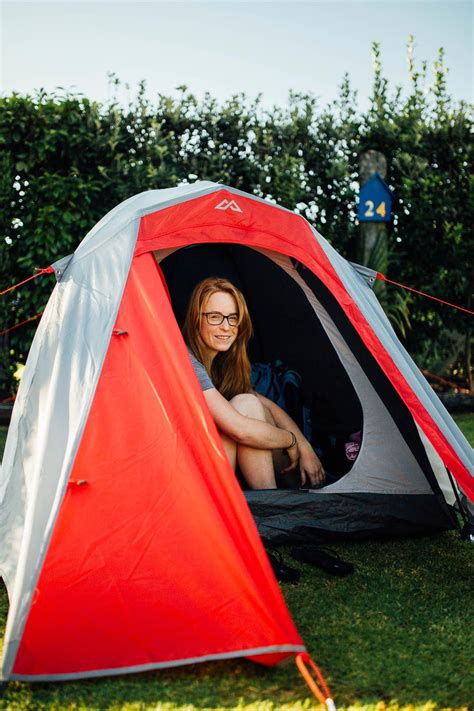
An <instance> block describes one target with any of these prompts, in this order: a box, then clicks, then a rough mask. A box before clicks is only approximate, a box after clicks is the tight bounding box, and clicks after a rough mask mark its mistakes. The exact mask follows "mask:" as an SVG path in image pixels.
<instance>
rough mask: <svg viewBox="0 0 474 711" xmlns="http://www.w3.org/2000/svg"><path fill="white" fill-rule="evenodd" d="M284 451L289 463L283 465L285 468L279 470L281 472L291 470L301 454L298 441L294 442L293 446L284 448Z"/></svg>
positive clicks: (284, 472)
mask: <svg viewBox="0 0 474 711" xmlns="http://www.w3.org/2000/svg"><path fill="white" fill-rule="evenodd" d="M284 451H285V452H286V453H287V455H288V458H289V460H290V463H289V465H288V466H287V467H285V469H282V470H281V473H282V474H286V472H291V471H293V469H296V467H297V466H298V462H299V461H300V456H301V455H300V448H299V447H298V442H295V443H294V445H293V447H288V449H285V450H284Z"/></svg>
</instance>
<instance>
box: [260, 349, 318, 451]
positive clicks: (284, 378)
mask: <svg viewBox="0 0 474 711" xmlns="http://www.w3.org/2000/svg"><path fill="white" fill-rule="evenodd" d="M251 377H252V385H253V387H254V388H255V390H256V391H257V392H258V393H260V395H263V396H264V397H268V399H269V400H273V402H274V403H276V404H277V405H278V406H279V407H281V408H282V410H285V412H287V413H288V415H289V416H290V417H291V418H292V419H293V420H294V421H295V422H296V424H297V425H298V427H299V428H300V429H301V430H302V432H303V434H304V436H305V437H306V439H307V440H308V441H309V442H311V413H310V411H309V409H308V408H307V407H304V405H303V389H302V382H301V376H300V374H299V373H297V372H296V370H290V369H289V368H287V367H285V366H284V365H283V363H282V361H281V360H276V361H275V362H274V363H253V365H252V375H251Z"/></svg>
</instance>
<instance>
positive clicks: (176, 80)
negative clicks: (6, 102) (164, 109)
mask: <svg viewBox="0 0 474 711" xmlns="http://www.w3.org/2000/svg"><path fill="white" fill-rule="evenodd" d="M0 23H1V35H0V40H1V54H0V60H1V62H0V89H1V91H2V93H4V94H5V93H7V94H8V93H10V92H12V91H18V92H22V93H23V92H32V91H33V90H35V89H39V88H45V89H47V90H54V88H55V87H65V88H72V89H73V90H74V91H77V92H82V93H83V94H85V95H87V96H88V97H90V98H92V99H97V100H99V101H105V100H107V99H108V98H109V97H110V88H109V86H108V79H107V75H108V73H109V72H113V73H115V75H117V76H118V77H119V78H120V79H121V80H122V82H124V83H128V84H129V85H130V87H131V89H130V92H129V93H128V97H130V98H132V97H133V96H135V94H136V89H137V84H138V82H139V81H140V80H141V79H144V80H146V82H147V87H148V95H149V96H151V97H153V96H154V95H155V94H156V93H157V92H160V93H164V94H175V93H176V91H175V90H176V87H177V86H179V85H182V84H186V85H187V86H188V88H189V89H190V90H191V91H193V92H194V93H195V94H196V95H197V96H198V97H202V95H203V93H204V92H205V91H209V92H210V93H211V94H212V95H213V96H214V97H216V98H217V99H218V100H219V101H223V100H225V99H226V98H229V97H230V96H231V95H232V94H235V93H240V92H244V93H246V94H247V95H248V96H249V97H250V98H253V97H255V96H256V95H257V94H258V93H260V92H262V93H263V100H264V104H265V105H267V106H269V105H272V104H279V105H283V104H285V103H286V102H287V97H288V91H289V89H290V88H291V89H294V90H296V91H300V92H311V93H313V94H315V95H317V96H319V97H321V102H322V103H323V104H325V103H326V102H328V101H330V100H331V99H333V98H335V96H336V94H337V87H338V86H339V84H340V82H341V79H342V77H343V75H344V72H346V71H347V72H349V74H350V78H351V83H352V86H353V88H356V89H357V90H358V92H359V100H360V106H361V107H362V108H365V107H366V105H367V97H368V95H369V93H370V88H371V81H372V66H371V64H372V62H371V43H372V41H379V42H381V44H382V62H383V65H384V70H385V75H386V76H387V78H388V79H389V80H390V83H391V85H392V86H393V85H394V84H397V83H398V84H403V85H404V86H405V87H406V86H407V70H406V44H407V40H408V36H409V34H414V35H415V43H416V49H415V56H416V58H417V60H418V64H420V63H421V60H427V61H428V65H429V67H431V66H432V64H433V61H434V60H435V59H436V56H437V51H438V48H439V47H441V46H442V47H444V49H445V51H446V61H445V63H446V65H447V66H448V67H449V68H450V73H449V78H448V90H449V93H450V94H451V95H452V96H453V97H454V98H455V99H458V100H459V99H465V100H468V101H472V96H473V92H472V86H473V81H472V79H473V5H472V3H471V2H470V1H469V0H467V1H466V0H449V1H448V2H446V1H445V0H411V1H410V2H400V1H398V0H372V1H360V0H345V1H342V0H341V1H339V0H325V1H318V0H309V1H306V2H301V1H298V0H293V1H292V2H278V1H276V0H268V1H265V0H253V1H252V2H248V1H237V0H228V1H227V0H214V1H208V2H201V0H194V1H190V0H187V1H185V2H181V1H179V0H175V1H174V2H164V1H163V2H162V1H160V0H152V1H148V2H146V1H145V2H144V1H139V2H138V1H137V2H131V1H130V0H123V1H118V0H113V1H112V0H92V1H86V0H82V1H78V0H71V1H69V0H61V1H56V2H43V1H42V0H36V1H30V2H24V1H23V0H3V2H1V3H0ZM128 97H127V92H126V91H124V92H123V93H122V94H121V98H122V99H123V100H126V99H127V98H128Z"/></svg>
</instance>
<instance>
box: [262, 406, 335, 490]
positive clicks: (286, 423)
mask: <svg viewBox="0 0 474 711" xmlns="http://www.w3.org/2000/svg"><path fill="white" fill-rule="evenodd" d="M255 394H256V395H257V397H258V399H259V400H260V402H261V403H262V404H263V406H264V407H266V408H267V409H268V410H269V412H270V413H271V415H272V417H273V419H274V420H275V424H276V425H277V426H278V427H281V428H282V429H284V430H289V431H290V432H294V433H295V436H296V441H297V442H298V447H299V450H300V473H301V483H302V484H303V485H304V483H305V481H306V477H308V479H309V480H310V482H311V484H313V486H315V485H317V484H321V483H322V482H323V481H324V480H325V478H326V473H325V471H324V467H323V465H322V464H321V461H320V459H319V458H318V457H317V455H316V454H315V452H314V450H313V448H312V446H311V444H310V443H309V442H308V440H307V439H306V437H305V436H304V434H303V433H302V432H301V430H300V429H299V427H298V425H297V424H296V422H295V421H294V420H292V419H291V417H290V416H289V415H288V414H287V413H286V412H285V411H284V410H282V408H281V407H279V405H277V404H276V403H275V402H273V400H270V399H269V398H267V397H264V396H263V395H260V394H259V393H255Z"/></svg>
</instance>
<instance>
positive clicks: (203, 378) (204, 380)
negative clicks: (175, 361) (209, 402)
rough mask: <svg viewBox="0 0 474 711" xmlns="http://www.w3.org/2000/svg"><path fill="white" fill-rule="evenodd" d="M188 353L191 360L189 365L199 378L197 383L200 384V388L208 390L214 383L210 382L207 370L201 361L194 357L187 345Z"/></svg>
mask: <svg viewBox="0 0 474 711" xmlns="http://www.w3.org/2000/svg"><path fill="white" fill-rule="evenodd" d="M188 353H189V358H190V360H191V365H192V366H193V368H194V372H195V373H196V376H197V379H198V380H199V385H200V386H201V389H202V390H210V389H211V388H213V387H214V383H213V382H212V380H211V378H210V376H209V373H208V372H207V370H206V368H205V367H204V365H203V364H202V363H201V361H200V360H198V359H197V358H196V356H195V355H194V353H193V352H192V350H191V349H190V348H189V347H188Z"/></svg>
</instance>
